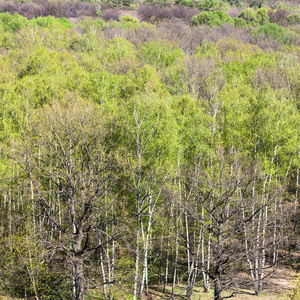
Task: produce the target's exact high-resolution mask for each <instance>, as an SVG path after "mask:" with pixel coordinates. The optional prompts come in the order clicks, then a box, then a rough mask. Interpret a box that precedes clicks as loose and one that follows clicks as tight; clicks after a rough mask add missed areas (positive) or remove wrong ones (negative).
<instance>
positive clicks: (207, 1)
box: [199, 0, 219, 11]
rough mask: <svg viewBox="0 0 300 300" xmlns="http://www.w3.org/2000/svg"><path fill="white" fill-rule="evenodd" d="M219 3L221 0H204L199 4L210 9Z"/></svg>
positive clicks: (202, 8)
mask: <svg viewBox="0 0 300 300" xmlns="http://www.w3.org/2000/svg"><path fill="white" fill-rule="evenodd" d="M218 5H219V2H217V1H215V0H202V2H201V3H200V4H199V8H200V9H201V10H205V11H209V10H211V9H213V8H215V7H217V6H218Z"/></svg>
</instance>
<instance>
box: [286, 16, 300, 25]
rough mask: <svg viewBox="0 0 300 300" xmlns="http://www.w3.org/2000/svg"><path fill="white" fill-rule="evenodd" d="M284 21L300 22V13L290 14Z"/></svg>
mask: <svg viewBox="0 0 300 300" xmlns="http://www.w3.org/2000/svg"><path fill="white" fill-rule="evenodd" d="M286 21H287V22H288V23H289V24H292V25H295V24H300V15H297V14H293V15H290V16H288V17H287V18H286Z"/></svg>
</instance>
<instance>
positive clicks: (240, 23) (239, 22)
mask: <svg viewBox="0 0 300 300" xmlns="http://www.w3.org/2000/svg"><path fill="white" fill-rule="evenodd" d="M233 21H234V25H235V26H236V27H241V28H245V27H247V22H246V21H245V20H244V19H242V18H233Z"/></svg>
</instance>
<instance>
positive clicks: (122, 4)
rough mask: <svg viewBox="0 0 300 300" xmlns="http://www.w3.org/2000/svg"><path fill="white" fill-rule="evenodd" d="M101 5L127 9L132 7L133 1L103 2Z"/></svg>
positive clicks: (107, 0)
mask: <svg viewBox="0 0 300 300" xmlns="http://www.w3.org/2000/svg"><path fill="white" fill-rule="evenodd" d="M103 3H105V4H108V5H110V6H113V7H118V8H123V7H126V8H129V7H131V6H132V5H133V0H104V1H103Z"/></svg>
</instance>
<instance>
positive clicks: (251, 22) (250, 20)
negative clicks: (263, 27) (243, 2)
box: [238, 8, 258, 26]
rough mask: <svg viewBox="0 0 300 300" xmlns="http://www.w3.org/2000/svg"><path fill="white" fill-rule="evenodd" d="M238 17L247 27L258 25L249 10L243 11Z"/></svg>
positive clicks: (251, 11) (253, 14)
mask: <svg viewBox="0 0 300 300" xmlns="http://www.w3.org/2000/svg"><path fill="white" fill-rule="evenodd" d="M238 17H239V18H241V19H243V20H245V21H246V23H247V24H248V25H252V26H257V25H258V22H257V19H256V16H255V13H254V12H253V10H252V9H250V8H248V9H245V10H243V11H242V12H241V14H240V15H239V16H238Z"/></svg>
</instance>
